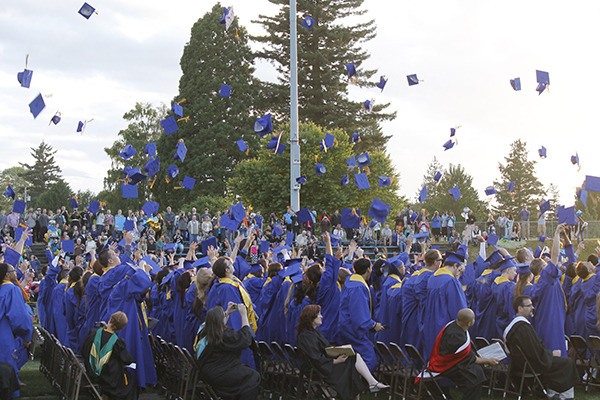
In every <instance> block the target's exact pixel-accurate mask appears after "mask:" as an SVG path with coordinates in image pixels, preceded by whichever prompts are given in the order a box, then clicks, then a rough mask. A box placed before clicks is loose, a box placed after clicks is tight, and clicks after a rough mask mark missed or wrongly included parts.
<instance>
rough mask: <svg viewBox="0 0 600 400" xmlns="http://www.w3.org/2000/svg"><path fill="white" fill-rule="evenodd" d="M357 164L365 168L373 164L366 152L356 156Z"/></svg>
mask: <svg viewBox="0 0 600 400" xmlns="http://www.w3.org/2000/svg"><path fill="white" fill-rule="evenodd" d="M356 162H357V163H358V166H359V167H361V168H364V167H366V166H367V165H369V164H371V157H369V153H367V152H364V153H362V154H359V155H358V156H356Z"/></svg>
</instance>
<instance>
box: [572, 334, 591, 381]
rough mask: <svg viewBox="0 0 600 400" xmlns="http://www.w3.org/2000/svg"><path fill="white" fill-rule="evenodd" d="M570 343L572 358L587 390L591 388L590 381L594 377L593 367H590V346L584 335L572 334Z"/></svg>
mask: <svg viewBox="0 0 600 400" xmlns="http://www.w3.org/2000/svg"><path fill="white" fill-rule="evenodd" d="M570 343H571V349H572V351H571V358H572V359H573V362H574V363H575V367H576V368H577V372H578V373H579V377H580V378H581V383H583V385H584V387H585V391H586V392H587V391H588V390H589V388H590V385H589V381H590V378H591V377H592V369H591V367H590V364H591V361H590V354H591V351H590V348H589V346H588V343H587V342H586V340H585V339H584V338H583V336H579V335H571V337H570Z"/></svg>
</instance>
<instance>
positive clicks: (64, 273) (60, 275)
mask: <svg viewBox="0 0 600 400" xmlns="http://www.w3.org/2000/svg"><path fill="white" fill-rule="evenodd" d="M67 276H69V270H68V269H66V268H61V270H60V271H59V272H58V276H57V278H56V279H57V281H58V282H60V281H62V280H63V279H65V278H66V277H67Z"/></svg>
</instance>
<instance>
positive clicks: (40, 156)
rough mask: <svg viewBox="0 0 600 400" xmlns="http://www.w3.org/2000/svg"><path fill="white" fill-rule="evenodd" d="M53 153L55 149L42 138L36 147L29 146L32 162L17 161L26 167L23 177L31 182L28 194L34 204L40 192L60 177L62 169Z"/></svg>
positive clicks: (48, 187)
mask: <svg viewBox="0 0 600 400" xmlns="http://www.w3.org/2000/svg"><path fill="white" fill-rule="evenodd" d="M55 154H56V150H54V149H53V148H52V146H50V145H49V144H47V143H46V142H44V141H43V140H42V142H41V143H40V144H39V146H38V147H37V148H33V147H32V148H31V156H32V157H33V160H34V163H33V164H26V163H19V164H20V165H21V166H22V167H24V168H25V169H26V171H25V172H24V173H23V179H25V180H26V181H27V182H29V183H30V184H31V186H30V187H29V190H28V194H29V196H31V200H32V202H33V203H34V204H35V202H36V200H37V199H38V197H39V196H40V195H41V194H42V193H44V192H45V191H47V190H48V189H50V187H51V186H52V185H54V184H55V183H57V182H58V181H59V180H60V179H61V172H62V171H61V169H60V167H59V166H58V165H57V164H56V160H55V159H54V155H55Z"/></svg>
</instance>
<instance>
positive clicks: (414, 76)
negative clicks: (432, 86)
mask: <svg viewBox="0 0 600 400" xmlns="http://www.w3.org/2000/svg"><path fill="white" fill-rule="evenodd" d="M406 80H408V86H413V85H418V84H419V78H417V74H412V75H407V76H406Z"/></svg>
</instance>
